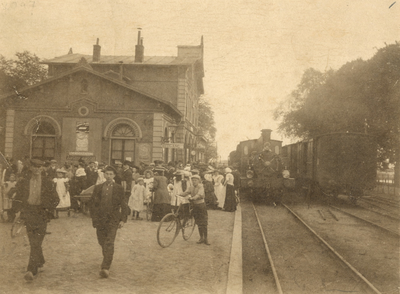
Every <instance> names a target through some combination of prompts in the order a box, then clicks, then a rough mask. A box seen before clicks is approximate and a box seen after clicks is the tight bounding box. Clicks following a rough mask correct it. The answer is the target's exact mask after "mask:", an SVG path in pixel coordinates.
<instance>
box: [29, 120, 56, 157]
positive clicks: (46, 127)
mask: <svg viewBox="0 0 400 294" xmlns="http://www.w3.org/2000/svg"><path fill="white" fill-rule="evenodd" d="M31 142H32V143H31V154H32V158H37V159H41V160H49V159H53V158H54V157H55V153H56V131H55V129H54V127H53V126H52V124H51V123H49V122H46V121H40V122H39V123H38V125H37V126H36V127H34V128H33V129H32V134H31Z"/></svg>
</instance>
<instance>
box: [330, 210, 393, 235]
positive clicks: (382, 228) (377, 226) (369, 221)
mask: <svg viewBox="0 0 400 294" xmlns="http://www.w3.org/2000/svg"><path fill="white" fill-rule="evenodd" d="M330 207H332V208H333V209H335V210H337V211H340V212H342V213H344V214H347V215H349V216H352V217H354V218H356V219H358V220H361V221H363V222H366V223H368V224H370V225H372V226H374V227H376V228H378V229H380V230H382V231H384V232H387V233H389V234H392V235H395V236H397V237H400V233H399V231H398V230H397V231H396V230H393V229H389V228H387V227H384V226H381V225H380V224H377V223H376V222H373V221H371V220H367V219H366V218H365V217H361V216H359V215H356V214H354V213H351V212H348V211H346V210H343V209H340V208H339V207H336V206H333V205H330ZM397 229H398V223H397Z"/></svg>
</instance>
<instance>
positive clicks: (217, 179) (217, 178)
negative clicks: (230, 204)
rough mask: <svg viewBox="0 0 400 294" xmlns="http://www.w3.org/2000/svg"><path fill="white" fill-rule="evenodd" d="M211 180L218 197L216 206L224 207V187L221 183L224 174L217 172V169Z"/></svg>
mask: <svg viewBox="0 0 400 294" xmlns="http://www.w3.org/2000/svg"><path fill="white" fill-rule="evenodd" d="M213 180H214V193H215V196H217V199H218V207H219V208H220V209H222V208H224V204H225V191H226V187H225V186H224V184H223V181H224V176H223V175H221V174H219V171H218V170H215V171H214V176H213Z"/></svg>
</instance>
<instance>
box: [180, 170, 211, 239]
mask: <svg viewBox="0 0 400 294" xmlns="http://www.w3.org/2000/svg"><path fill="white" fill-rule="evenodd" d="M191 180H192V185H191V186H190V187H189V188H188V189H187V190H186V191H185V192H183V193H182V194H181V195H180V196H183V197H186V196H188V195H190V196H189V197H188V200H189V201H192V203H193V211H192V213H193V216H194V219H195V221H196V224H197V226H198V228H199V235H200V240H199V241H198V242H197V244H202V243H203V244H206V245H210V243H209V242H208V236H207V235H208V230H207V226H208V213H207V207H206V204H205V202H204V198H205V194H204V187H203V184H202V183H201V178H200V176H199V175H194V176H192V178H191Z"/></svg>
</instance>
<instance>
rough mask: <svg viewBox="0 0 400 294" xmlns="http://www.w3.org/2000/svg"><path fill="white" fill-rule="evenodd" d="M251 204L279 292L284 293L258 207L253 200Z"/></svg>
mask: <svg viewBox="0 0 400 294" xmlns="http://www.w3.org/2000/svg"><path fill="white" fill-rule="evenodd" d="M251 204H252V205H253V209H254V212H255V214H256V218H257V222H258V226H259V227H260V231H261V235H262V238H263V241H264V246H265V250H266V251H267V255H268V259H269V263H270V264H271V268H272V273H273V274H274V279H275V283H276V288H277V289H278V292H279V294H283V292H282V287H281V283H280V282H279V278H278V274H277V273H276V269H275V265H274V261H273V260H272V255H271V252H270V251H269V247H268V243H267V239H266V238H265V234H264V231H263V228H262V225H261V221H260V218H259V217H258V213H257V209H256V207H255V206H254V203H253V202H251Z"/></svg>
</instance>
